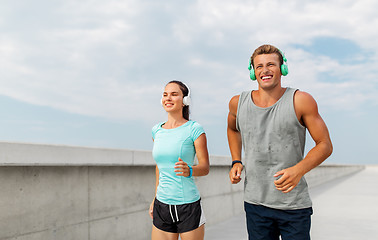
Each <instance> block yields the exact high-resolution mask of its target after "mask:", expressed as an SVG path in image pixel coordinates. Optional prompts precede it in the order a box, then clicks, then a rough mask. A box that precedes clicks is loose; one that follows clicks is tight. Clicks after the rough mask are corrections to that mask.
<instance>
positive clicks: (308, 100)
mask: <svg viewBox="0 0 378 240" xmlns="http://www.w3.org/2000/svg"><path fill="white" fill-rule="evenodd" d="M294 106H295V108H296V109H299V110H306V109H308V110H310V109H311V108H317V103H316V101H315V99H314V98H313V97H312V96H311V94H309V93H308V92H304V91H300V90H297V91H296V92H295V94H294ZM314 110H315V109H314Z"/></svg>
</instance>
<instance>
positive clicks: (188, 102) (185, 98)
mask: <svg viewBox="0 0 378 240" xmlns="http://www.w3.org/2000/svg"><path fill="white" fill-rule="evenodd" d="M181 83H182V84H184V85H185V87H186V88H187V89H188V96H185V97H184V98H183V99H182V104H184V105H185V106H189V105H190V103H191V99H190V88H189V87H188V85H186V84H185V83H183V82H181ZM160 102H161V104H163V97H161V99H160Z"/></svg>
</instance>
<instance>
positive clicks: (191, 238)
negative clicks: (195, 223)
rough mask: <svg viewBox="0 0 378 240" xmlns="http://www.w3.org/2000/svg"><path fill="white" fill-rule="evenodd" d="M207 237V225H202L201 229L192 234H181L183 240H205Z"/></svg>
mask: <svg viewBox="0 0 378 240" xmlns="http://www.w3.org/2000/svg"><path fill="white" fill-rule="evenodd" d="M204 236H205V224H202V225H201V226H200V227H199V228H196V229H194V230H192V231H190V232H185V233H181V234H180V237H181V239H182V240H203V239H204Z"/></svg>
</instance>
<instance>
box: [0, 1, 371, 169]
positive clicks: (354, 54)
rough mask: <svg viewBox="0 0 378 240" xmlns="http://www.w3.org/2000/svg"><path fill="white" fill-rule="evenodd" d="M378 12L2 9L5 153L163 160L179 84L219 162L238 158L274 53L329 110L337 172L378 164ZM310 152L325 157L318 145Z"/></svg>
mask: <svg viewBox="0 0 378 240" xmlns="http://www.w3.org/2000/svg"><path fill="white" fill-rule="evenodd" d="M376 9H378V2H377V1H373V0H360V1H351V0H343V1H340V0H327V1H316V0H313V1H307V0H287V1H279V0H273V1H246V0H235V1H224V0H198V1H183V0H175V1H171V0H168V1H156V0H144V1H140V0H139V1H138V0H108V1H99V0H82V1H76V0H75V1H74V0H53V1H51V0H49V1H47V0H34V1H26V0H19V1H1V4H0V33H1V34H0V73H1V78H0V126H1V127H0V128H1V130H0V141H6V142H27V143H41V144H63V145H74V146H88V147H105V148H122V149H136V150H151V149H152V146H153V143H152V139H151V128H152V126H154V125H155V124H156V123H158V122H163V121H165V120H166V119H167V114H166V113H165V112H164V110H163V108H162V107H161V104H160V98H161V95H162V91H163V87H164V85H165V84H166V83H167V82H168V81H170V80H173V79H177V80H180V81H183V82H185V83H186V84H187V85H189V87H190V88H191V96H192V105H191V119H192V120H195V121H197V122H199V123H200V124H201V125H202V126H203V127H204V129H205V131H206V135H207V139H208V148H209V153H210V155H222V156H229V149H228V144H227V136H226V127H227V122H226V120H227V114H228V102H229V100H230V99H231V97H232V96H234V95H238V94H240V93H241V92H242V91H245V90H251V89H257V83H256V82H252V81H251V80H250V79H249V72H248V69H247V66H248V59H249V57H250V56H251V54H252V52H253V51H254V49H256V48H257V47H259V46H260V45H262V44H272V45H274V46H276V47H278V48H280V49H281V50H282V51H283V52H284V53H285V55H286V58H287V59H288V67H289V74H288V75H287V76H285V77H282V85H283V86H284V87H294V88H298V89H300V90H302V91H305V92H308V93H310V94H311V95H312V96H313V97H314V98H315V99H316V101H317V103H318V107H319V112H320V114H321V116H322V118H323V119H324V120H325V122H326V124H327V126H328V129H329V132H330V135H331V139H332V141H333V145H334V152H333V154H332V156H331V157H330V158H329V159H327V160H326V162H327V163H330V164H331V163H335V164H378V157H377V155H378V146H377V145H378V144H377V135H378V127H377V123H378V67H377V66H378V41H377V39H378V31H377V29H378V16H377V14H376ZM307 141H308V144H307V145H306V151H308V150H309V149H311V148H312V147H313V145H314V144H313V141H312V139H311V137H310V135H308V137H307Z"/></svg>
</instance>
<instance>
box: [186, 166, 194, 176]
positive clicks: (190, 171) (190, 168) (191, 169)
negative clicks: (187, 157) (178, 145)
mask: <svg viewBox="0 0 378 240" xmlns="http://www.w3.org/2000/svg"><path fill="white" fill-rule="evenodd" d="M188 167H189V176H187V178H190V177H191V176H192V175H193V168H192V167H191V166H189V165H188Z"/></svg>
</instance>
